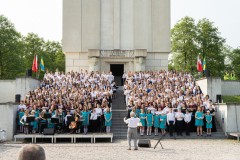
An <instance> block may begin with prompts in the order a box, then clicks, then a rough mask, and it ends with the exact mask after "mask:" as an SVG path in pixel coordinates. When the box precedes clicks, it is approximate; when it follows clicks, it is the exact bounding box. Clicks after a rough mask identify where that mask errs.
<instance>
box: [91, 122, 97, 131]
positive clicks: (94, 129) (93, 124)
mask: <svg viewBox="0 0 240 160" xmlns="http://www.w3.org/2000/svg"><path fill="white" fill-rule="evenodd" d="M97 127H98V121H97V120H92V132H97V131H98V130H97Z"/></svg>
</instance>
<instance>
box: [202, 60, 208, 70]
mask: <svg viewBox="0 0 240 160" xmlns="http://www.w3.org/2000/svg"><path fill="white" fill-rule="evenodd" d="M202 66H203V71H204V72H205V71H206V67H207V66H206V59H205V57H204V59H203V64H202Z"/></svg>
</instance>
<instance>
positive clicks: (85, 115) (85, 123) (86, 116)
mask: <svg viewBox="0 0 240 160" xmlns="http://www.w3.org/2000/svg"><path fill="white" fill-rule="evenodd" d="M89 115H90V112H89V111H88V110H87V107H84V109H83V111H82V118H83V119H84V121H83V122H82V125H83V126H84V130H83V131H84V134H87V132H88V125H89Z"/></svg>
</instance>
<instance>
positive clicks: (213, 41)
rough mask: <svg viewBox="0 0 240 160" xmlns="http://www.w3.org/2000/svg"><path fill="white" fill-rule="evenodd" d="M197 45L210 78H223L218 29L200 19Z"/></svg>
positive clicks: (223, 55) (222, 60)
mask: <svg viewBox="0 0 240 160" xmlns="http://www.w3.org/2000/svg"><path fill="white" fill-rule="evenodd" d="M197 33H198V36H197V43H198V46H199V50H200V53H202V54H203V58H204V57H205V60H206V64H207V70H209V71H210V72H211V75H212V76H218V77H223V75H224V69H225V65H224V59H225V54H224V43H225V40H224V39H223V38H222V37H221V36H220V33H219V31H218V28H217V27H215V26H214V25H213V22H210V21H209V20H208V19H205V18H204V19H202V20H200V21H199V22H198V24H197Z"/></svg>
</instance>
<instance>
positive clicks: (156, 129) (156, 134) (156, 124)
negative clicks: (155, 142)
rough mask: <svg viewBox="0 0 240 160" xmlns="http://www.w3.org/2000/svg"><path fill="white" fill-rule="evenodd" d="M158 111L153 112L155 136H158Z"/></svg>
mask: <svg viewBox="0 0 240 160" xmlns="http://www.w3.org/2000/svg"><path fill="white" fill-rule="evenodd" d="M159 113H160V112H155V115H154V133H155V136H158V127H159V122H160V120H159V117H160V114H159Z"/></svg>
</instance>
